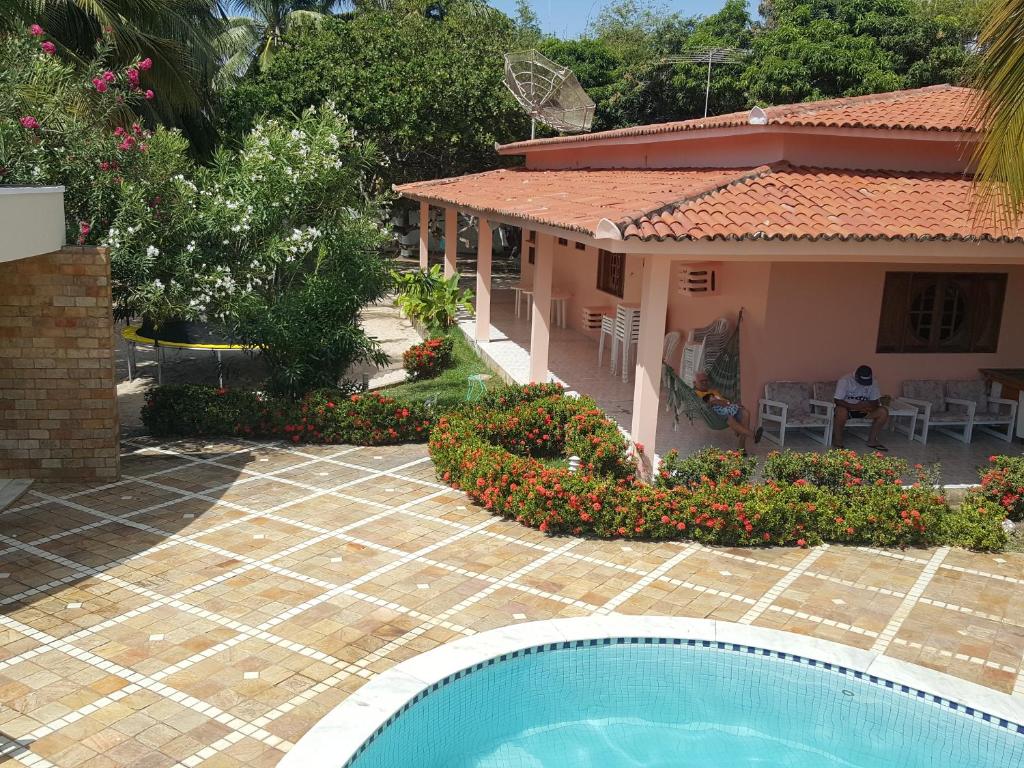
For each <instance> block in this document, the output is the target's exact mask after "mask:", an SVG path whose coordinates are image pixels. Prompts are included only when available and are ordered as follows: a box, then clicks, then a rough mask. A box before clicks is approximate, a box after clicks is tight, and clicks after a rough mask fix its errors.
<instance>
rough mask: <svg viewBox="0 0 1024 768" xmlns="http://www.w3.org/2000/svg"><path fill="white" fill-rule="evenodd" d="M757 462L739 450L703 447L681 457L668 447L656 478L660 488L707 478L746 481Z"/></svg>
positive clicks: (722, 480)
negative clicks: (668, 449)
mask: <svg viewBox="0 0 1024 768" xmlns="http://www.w3.org/2000/svg"><path fill="white" fill-rule="evenodd" d="M756 466H757V459H755V458H753V457H752V456H747V455H745V454H743V453H740V452H739V451H720V450H719V449H717V448H704V449H702V450H700V451H697V452H696V453H691V454H690V455H689V456H686V457H685V458H683V457H681V456H680V455H679V451H676V450H671V451H669V452H668V453H666V454H665V455H664V456H663V457H662V459H661V464H660V465H659V466H658V476H657V477H656V478H655V482H656V483H657V485H659V486H661V487H663V488H674V487H676V486H679V485H681V486H683V487H684V488H689V487H691V486H693V485H699V484H700V483H703V482H706V481H708V480H713V481H714V482H716V483H747V482H749V481H750V477H751V475H753V474H754V468H755V467H756Z"/></svg>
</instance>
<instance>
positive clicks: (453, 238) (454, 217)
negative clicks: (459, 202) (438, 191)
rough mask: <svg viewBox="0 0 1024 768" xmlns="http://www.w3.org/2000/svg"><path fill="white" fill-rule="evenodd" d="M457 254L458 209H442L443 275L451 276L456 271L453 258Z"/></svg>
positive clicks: (454, 258)
mask: <svg viewBox="0 0 1024 768" xmlns="http://www.w3.org/2000/svg"><path fill="white" fill-rule="evenodd" d="M458 254H459V210H458V208H445V209H444V276H445V277H451V276H452V275H454V274H455V272H456V271H457V270H456V268H455V260H456V258H457V257H458Z"/></svg>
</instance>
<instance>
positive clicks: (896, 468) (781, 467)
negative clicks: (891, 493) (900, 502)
mask: <svg viewBox="0 0 1024 768" xmlns="http://www.w3.org/2000/svg"><path fill="white" fill-rule="evenodd" d="M915 469H917V470H918V471H919V472H920V471H923V469H924V467H921V466H918V467H915ZM909 471H910V466H909V465H908V464H907V462H906V461H904V460H903V459H899V458H896V457H894V456H886V455H885V454H882V453H877V452H876V453H871V454H865V455H862V454H859V453H857V452H856V451H848V450H844V449H835V450H831V451H826V452H825V453H797V452H796V451H781V452H780V451H772V453H770V454H769V455H768V458H767V460H766V461H765V464H764V476H765V478H766V479H769V480H774V481H776V482H779V483H793V482H795V481H797V480H799V479H803V480H806V481H807V482H808V483H811V484H812V485H817V486H821V487H824V488H831V489H833V490H842V489H844V488H848V487H851V486H858V485H878V484H885V483H889V484H892V483H897V484H899V483H900V480H901V479H902V478H904V477H906V476H907V474H908V472H909Z"/></svg>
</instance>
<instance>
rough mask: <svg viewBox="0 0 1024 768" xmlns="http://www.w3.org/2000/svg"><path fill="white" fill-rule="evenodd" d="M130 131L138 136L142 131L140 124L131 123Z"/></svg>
mask: <svg viewBox="0 0 1024 768" xmlns="http://www.w3.org/2000/svg"><path fill="white" fill-rule="evenodd" d="M132 133H134V134H135V135H136V136H138V135H139V134H140V133H142V126H141V125H139V124H138V123H132Z"/></svg>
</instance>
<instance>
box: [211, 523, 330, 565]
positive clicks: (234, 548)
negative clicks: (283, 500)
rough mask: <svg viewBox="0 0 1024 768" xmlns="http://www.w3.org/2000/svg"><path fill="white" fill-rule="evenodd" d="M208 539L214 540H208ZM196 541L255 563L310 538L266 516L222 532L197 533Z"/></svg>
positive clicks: (296, 529) (306, 534) (286, 524)
mask: <svg viewBox="0 0 1024 768" xmlns="http://www.w3.org/2000/svg"><path fill="white" fill-rule="evenodd" d="M211 536H213V537H214V538H213V539H211ZM195 538H196V541H197V542H200V543H204V544H211V545H213V546H216V547H220V548H221V549H226V550H229V551H231V552H233V553H235V554H239V555H244V556H245V557H250V558H253V559H255V560H262V559H263V558H265V557H269V556H271V555H275V554H277V553H279V552H282V551H284V550H286V549H289V548H290V547H294V546H295V545H297V544H301V543H303V542H305V541H307V540H308V539H309V538H310V535H309V533H308V532H307V531H305V530H303V529H302V528H300V527H299V526H297V525H289V524H288V523H284V522H281V521H278V520H272V519H269V518H266V517H255V518H252V519H249V520H243V521H241V522H236V523H234V524H233V525H231V526H229V527H226V528H224V529H223V530H218V531H215V532H214V533H213V534H210V533H208V532H206V531H204V532H202V533H199V534H197V536H196V537H195Z"/></svg>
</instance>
